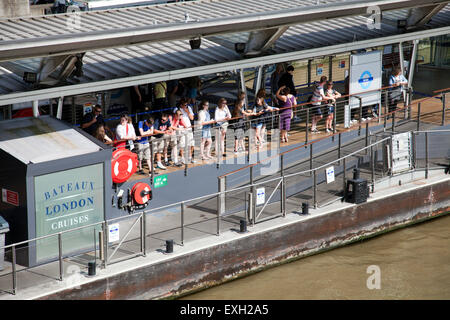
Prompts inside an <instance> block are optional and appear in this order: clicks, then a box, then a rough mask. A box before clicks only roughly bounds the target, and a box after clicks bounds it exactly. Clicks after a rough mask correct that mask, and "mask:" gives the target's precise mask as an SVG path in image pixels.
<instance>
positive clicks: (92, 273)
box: [88, 261, 96, 276]
mask: <svg viewBox="0 0 450 320" xmlns="http://www.w3.org/2000/svg"><path fill="white" fill-rule="evenodd" d="M95 269H96V263H95V261H89V262H88V275H89V276H95Z"/></svg>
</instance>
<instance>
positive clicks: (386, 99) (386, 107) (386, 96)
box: [379, 90, 389, 128]
mask: <svg viewBox="0 0 450 320" xmlns="http://www.w3.org/2000/svg"><path fill="white" fill-rule="evenodd" d="M381 109H382V106H380V114H379V116H380V117H381V115H382V112H381ZM387 113H389V92H388V90H386V91H385V92H384V114H387ZM384 128H386V116H385V117H384Z"/></svg>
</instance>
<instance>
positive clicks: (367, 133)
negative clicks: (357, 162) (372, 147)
mask: <svg viewBox="0 0 450 320" xmlns="http://www.w3.org/2000/svg"><path fill="white" fill-rule="evenodd" d="M365 142H366V154H367V152H369V150H367V147H368V146H369V122H366V137H365Z"/></svg>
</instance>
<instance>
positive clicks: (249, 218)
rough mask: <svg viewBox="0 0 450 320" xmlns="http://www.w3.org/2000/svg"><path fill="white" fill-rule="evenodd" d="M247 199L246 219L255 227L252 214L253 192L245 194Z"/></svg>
mask: <svg viewBox="0 0 450 320" xmlns="http://www.w3.org/2000/svg"><path fill="white" fill-rule="evenodd" d="M247 197H248V208H247V218H248V220H249V221H250V222H251V223H252V225H255V222H254V214H253V192H249V193H247Z"/></svg>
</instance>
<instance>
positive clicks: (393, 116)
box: [392, 110, 396, 132]
mask: <svg viewBox="0 0 450 320" xmlns="http://www.w3.org/2000/svg"><path fill="white" fill-rule="evenodd" d="M395 113H396V111H395V110H394V113H392V132H395Z"/></svg>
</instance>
